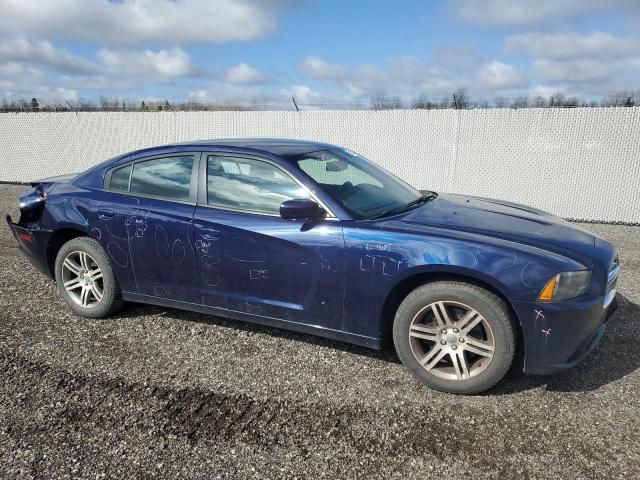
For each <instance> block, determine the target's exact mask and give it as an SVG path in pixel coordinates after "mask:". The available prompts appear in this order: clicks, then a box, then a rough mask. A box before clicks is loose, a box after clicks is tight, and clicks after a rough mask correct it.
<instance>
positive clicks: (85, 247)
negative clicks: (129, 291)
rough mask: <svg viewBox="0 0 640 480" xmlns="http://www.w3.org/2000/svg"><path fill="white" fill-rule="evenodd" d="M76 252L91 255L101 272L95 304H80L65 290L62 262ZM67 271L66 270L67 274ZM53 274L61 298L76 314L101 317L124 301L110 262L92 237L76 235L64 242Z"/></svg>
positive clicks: (113, 311) (108, 313)
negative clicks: (98, 295) (98, 298)
mask: <svg viewBox="0 0 640 480" xmlns="http://www.w3.org/2000/svg"><path fill="white" fill-rule="evenodd" d="M77 252H84V253H86V254H88V255H89V256H90V257H91V260H93V262H95V264H97V266H98V267H99V268H100V271H101V273H102V278H101V279H100V285H101V287H102V297H101V298H100V300H96V299H95V298H94V302H95V304H94V305H92V306H88V307H84V306H82V305H80V304H79V303H78V302H77V301H76V300H74V297H73V296H72V294H71V293H69V292H67V290H66V288H65V286H64V276H65V274H63V267H62V265H63V263H64V261H65V259H66V258H67V256H69V255H70V254H72V255H73V254H75V253H77ZM68 274H69V272H68V271H67V275H68ZM55 276H56V284H57V286H58V290H59V291H60V294H61V295H62V298H64V300H65V301H66V302H67V304H68V305H69V307H70V308H71V310H73V311H74V312H75V313H77V314H78V315H81V316H83V317H88V318H103V317H106V316H109V315H111V314H113V313H115V312H117V311H118V310H120V309H121V308H122V307H123V305H124V302H123V300H122V296H121V294H120V286H119V285H118V281H117V280H116V277H115V275H114V274H113V269H112V268H111V263H110V262H109V259H108V257H107V254H106V252H105V251H104V249H103V248H102V246H101V245H100V244H99V243H98V242H97V241H95V240H94V239H92V238H89V237H77V238H73V239H71V240H69V241H68V242H66V243H65V244H64V245H62V247H61V248H60V250H59V251H58V255H57V256H56V263H55Z"/></svg>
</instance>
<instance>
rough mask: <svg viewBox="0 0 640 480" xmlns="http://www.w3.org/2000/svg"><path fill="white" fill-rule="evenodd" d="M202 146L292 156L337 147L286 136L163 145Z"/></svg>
mask: <svg viewBox="0 0 640 480" xmlns="http://www.w3.org/2000/svg"><path fill="white" fill-rule="evenodd" d="M184 145H190V146H202V147H234V148H249V149H252V150H258V151H262V152H267V153H271V154H274V155H282V156H292V155H299V154H302V153H309V152H316V151H318V150H327V149H329V148H337V147H336V146H335V145H331V144H329V143H322V142H314V141H310V140H292V139H287V138H225V139H214V140H195V141H191V142H181V143H176V144H172V145H164V147H172V146H176V147H178V146H184Z"/></svg>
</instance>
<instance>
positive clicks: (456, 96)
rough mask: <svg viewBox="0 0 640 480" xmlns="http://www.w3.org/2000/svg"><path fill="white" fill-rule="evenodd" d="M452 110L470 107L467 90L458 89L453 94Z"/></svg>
mask: <svg viewBox="0 0 640 480" xmlns="http://www.w3.org/2000/svg"><path fill="white" fill-rule="evenodd" d="M453 103H454V108H458V109H463V108H469V107H470V106H471V99H470V98H469V94H468V93H467V89H466V88H464V87H460V88H458V89H456V91H455V92H453Z"/></svg>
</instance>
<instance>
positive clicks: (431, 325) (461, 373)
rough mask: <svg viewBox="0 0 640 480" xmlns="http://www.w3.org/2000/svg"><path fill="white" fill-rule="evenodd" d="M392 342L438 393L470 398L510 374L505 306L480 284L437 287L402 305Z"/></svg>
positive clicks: (511, 339)
mask: <svg viewBox="0 0 640 480" xmlns="http://www.w3.org/2000/svg"><path fill="white" fill-rule="evenodd" d="M393 339H394V344H395V347H396V351H397V353H398V356H399V357H400V360H402V363H403V364H404V365H405V366H406V367H407V368H408V369H409V370H410V371H411V372H412V373H413V374H414V375H415V376H416V377H417V378H418V379H419V380H420V381H421V382H423V383H425V384H426V385H428V386H430V387H432V388H434V389H436V390H440V391H445V392H450V393H462V394H472V393H478V392H481V391H484V390H487V389H489V388H491V387H492V386H494V385H495V384H496V383H498V382H499V381H500V380H501V379H502V378H503V377H504V375H505V374H506V373H507V371H508V370H509V368H510V366H511V363H512V362H513V356H514V351H515V343H516V338H515V333H514V327H513V322H512V319H511V315H510V313H509V309H508V307H507V305H506V303H505V302H504V301H503V300H502V299H501V298H499V297H498V296H496V295H495V294H493V293H492V292H489V291H488V290H485V289H483V288H480V287H478V286H476V285H472V284H468V283H463V282H453V281H443V282H433V283H429V284H427V285H423V286H422V287H419V288H417V289H416V290H414V291H413V292H411V293H410V294H409V295H407V297H406V298H405V299H404V301H403V302H402V303H401V304H400V307H399V308H398V311H397V313H396V317H395V321H394V325H393Z"/></svg>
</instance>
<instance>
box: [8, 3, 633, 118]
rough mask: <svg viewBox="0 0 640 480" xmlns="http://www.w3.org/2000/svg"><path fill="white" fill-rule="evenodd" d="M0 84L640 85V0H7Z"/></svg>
mask: <svg viewBox="0 0 640 480" xmlns="http://www.w3.org/2000/svg"><path fill="white" fill-rule="evenodd" d="M0 12H2V15H0V99H2V98H4V99H9V100H14V99H18V98H28V99H30V98H31V97H32V96H35V97H38V98H39V99H41V101H67V100H68V101H72V102H75V101H78V100H80V99H87V100H88V101H94V102H95V101H96V100H97V99H98V98H99V97H100V96H101V95H105V96H110V97H123V98H126V99H127V100H130V101H140V100H143V99H148V100H151V99H165V98H166V99H169V100H171V101H185V100H189V99H193V100H203V101H215V102H223V103H224V102H228V103H253V102H257V103H274V102H275V103H277V102H280V101H287V100H286V99H287V98H288V97H290V96H291V95H295V96H296V99H297V100H298V101H299V103H301V104H303V105H309V106H318V105H334V104H335V105H349V104H354V103H355V104H357V103H367V102H369V101H370V99H371V98H372V97H375V96H378V95H386V96H398V97H399V98H400V99H401V100H402V101H403V102H405V103H407V104H408V103H410V102H411V101H412V100H413V99H415V98H418V97H423V98H432V99H439V98H442V97H443V96H448V95H450V94H451V92H453V91H455V90H456V89H458V88H466V89H467V90H468V91H469V93H470V94H471V95H472V96H473V97H474V98H478V99H485V100H489V101H490V100H492V99H494V98H495V97H498V96H502V97H507V98H515V97H520V96H529V97H532V96H537V95H543V96H548V95H550V94H551V93H552V92H554V91H561V92H563V93H565V94H567V95H579V96H581V97H585V98H592V97H595V98H598V97H600V96H605V95H609V94H611V93H613V92H617V91H622V90H640V85H639V84H638V83H639V82H638V81H637V79H638V78H640V36H639V35H638V32H639V31H640V2H638V1H635V0H536V1H533V0H442V1H396V2H390V1H380V0H372V1H351V2H347V1H337V0H324V1H320V0H315V1H314V0H263V1H258V0H118V1H109V0H93V1H86V0H38V1H35V0H31V1H29V0H0Z"/></svg>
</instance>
